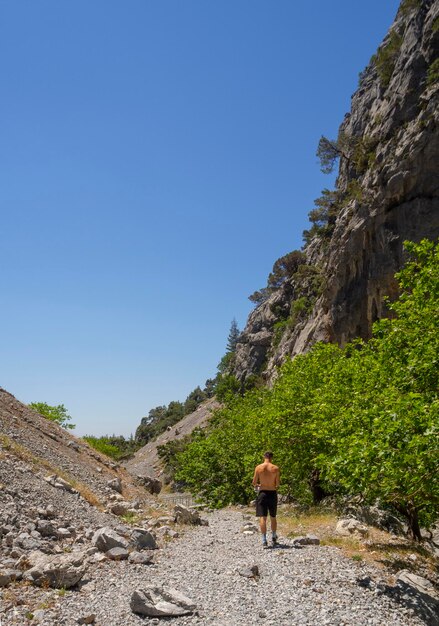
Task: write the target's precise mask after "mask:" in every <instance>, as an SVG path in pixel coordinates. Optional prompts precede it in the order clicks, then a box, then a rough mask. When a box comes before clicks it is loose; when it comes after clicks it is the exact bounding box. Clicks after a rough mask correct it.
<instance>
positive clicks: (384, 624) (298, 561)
mask: <svg viewBox="0 0 439 626" xmlns="http://www.w3.org/2000/svg"><path fill="white" fill-rule="evenodd" d="M248 518H249V516H246V515H243V514H242V513H241V512H238V511H234V510H223V511H219V512H215V513H213V514H211V515H209V526H208V527H196V528H193V529H189V530H188V531H187V532H186V533H185V534H184V536H182V537H181V538H180V539H178V540H176V541H173V542H170V543H169V544H168V545H167V546H166V547H165V548H164V549H162V550H160V551H158V552H157V553H156V555H155V564H154V565H152V566H146V567H145V566H140V565H139V566H133V565H128V564H127V563H126V562H119V563H114V562H108V561H104V562H103V563H100V564H96V565H95V570H94V572H93V573H91V572H90V573H91V574H92V575H91V576H90V577H89V578H90V582H89V583H87V584H85V585H83V586H82V588H81V590H80V591H79V592H78V591H76V592H71V593H68V597H65V598H64V602H63V603H62V606H61V607H60V612H59V614H58V616H57V620H58V621H57V622H56V623H57V624H59V625H61V624H63V625H68V626H70V625H71V624H72V625H73V624H77V618H78V615H85V614H87V613H91V612H92V613H95V614H96V624H97V625H99V626H104V625H105V626H129V625H131V624H133V625H140V624H158V623H160V622H163V623H172V624H173V625H174V626H183V625H201V624H212V625H215V626H252V625H253V624H260V623H261V622H265V623H267V624H277V625H279V626H292V625H295V624H301V625H302V626H305V625H309V626H311V625H312V626H315V625H317V624H318V625H324V624H328V625H329V624H330V625H338V626H342V625H346V626H347V625H351V624H355V625H356V626H366V625H367V626H388V625H389V624H392V625H395V626H403V625H404V626H415V625H421V624H424V625H425V623H426V622H425V621H422V620H421V619H420V618H419V617H417V616H415V615H414V613H413V612H412V611H411V609H408V608H407V606H404V605H402V604H399V603H398V602H397V601H396V600H395V599H393V598H391V597H389V596H388V595H386V593H383V592H382V589H381V590H380V587H379V586H378V587H377V585H376V584H375V583H378V582H379V581H380V579H381V577H382V573H381V572H380V571H379V570H376V569H374V568H373V567H372V566H370V565H368V564H365V563H363V562H360V563H358V562H354V561H352V560H351V559H348V558H346V557H344V556H343V555H342V554H341V552H340V550H338V549H337V548H333V547H327V546H307V547H304V548H302V549H297V548H294V547H292V544H291V542H290V541H288V540H284V539H282V538H281V547H279V548H276V549H268V550H263V549H262V547H261V544H260V538H259V536H258V535H256V534H255V535H243V534H242V532H241V528H242V526H243V524H244V523H245V522H246V521H248ZM250 519H252V518H250ZM253 565H257V566H258V568H259V572H260V578H259V580H258V581H256V580H255V579H254V578H248V577H246V576H243V575H242V572H243V571H245V570H248V569H249V568H251V567H252V566H253ZM366 577H370V578H372V580H373V581H375V582H374V583H372V585H370V586H369V588H366V587H364V586H362V585H361V584H359V581H361V580H362V579H365V578H366ZM145 584H158V585H160V584H166V585H168V586H171V587H174V588H176V589H178V590H179V591H181V592H182V593H184V594H185V595H187V596H188V597H190V598H191V599H193V600H194V601H195V602H196V604H197V606H198V612H197V614H194V615H191V616H187V617H179V618H169V619H160V620H158V618H142V617H139V616H137V615H135V614H133V613H132V612H131V610H130V607H129V601H130V597H131V593H132V591H133V590H134V589H135V588H139V587H142V585H145Z"/></svg>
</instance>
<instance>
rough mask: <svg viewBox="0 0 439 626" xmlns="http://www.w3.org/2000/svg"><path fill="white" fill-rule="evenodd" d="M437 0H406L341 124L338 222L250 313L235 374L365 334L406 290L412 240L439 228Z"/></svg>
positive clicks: (269, 371) (270, 368)
mask: <svg viewBox="0 0 439 626" xmlns="http://www.w3.org/2000/svg"><path fill="white" fill-rule="evenodd" d="M438 49H439V2H437V1H433V0H422V1H416V0H404V1H403V2H402V3H401V5H400V8H399V10H398V13H397V15H396V19H395V21H394V23H393V24H392V26H391V28H390V30H389V32H388V34H387V35H386V37H385V39H384V40H383V42H382V44H381V46H380V47H379V49H378V51H377V53H376V54H375V55H374V56H373V57H372V59H371V61H370V63H369V65H368V66H367V67H366V69H365V70H364V71H363V72H362V74H361V76H360V84H359V88H358V90H357V91H356V92H355V94H354V95H353V97H352V106H351V111H350V113H348V114H347V115H346V116H345V119H344V121H343V123H342V124H341V126H340V131H339V137H338V140H337V142H333V146H335V148H336V150H337V152H338V156H339V172H338V178H337V184H336V189H335V191H334V195H333V198H332V200H331V201H332V206H331V210H332V213H333V215H334V214H335V218H334V219H333V224H332V228H330V229H326V232H325V233H324V234H323V235H319V234H318V235H317V236H314V237H312V238H311V239H310V240H309V241H308V244H307V246H306V248H305V250H304V252H305V263H304V265H302V266H301V268H299V270H300V271H299V272H298V273H296V274H295V275H294V276H291V277H288V278H287V279H286V280H285V281H284V282H283V284H282V285H281V286H280V287H279V288H278V289H277V290H275V291H274V292H272V293H271V295H270V296H269V297H268V298H267V299H266V300H265V301H264V302H262V303H261V304H259V306H257V307H256V309H255V310H254V311H253V312H252V313H251V314H250V316H249V318H248V322H247V325H246V327H245V329H244V332H243V333H242V334H241V337H240V340H239V344H238V346H237V350H236V359H235V369H234V373H235V374H236V376H237V377H238V378H239V379H241V380H245V379H248V377H249V376H251V375H253V374H261V373H263V375H264V377H265V378H267V379H271V378H272V377H273V375H274V373H275V370H276V366H277V365H279V364H280V363H282V362H283V360H284V359H285V358H286V357H287V356H289V355H290V356H294V355H296V354H300V353H302V352H305V351H306V350H307V349H309V348H310V347H311V345H312V344H314V343H315V342H317V341H331V342H337V343H338V344H340V345H344V344H345V343H346V342H348V341H349V340H351V339H352V338H354V337H363V338H367V337H369V336H370V333H371V326H372V323H373V322H374V321H375V320H376V319H378V318H380V317H382V316H385V315H386V302H385V299H386V297H390V298H391V299H392V298H394V297H395V296H396V295H397V285H396V282H395V279H394V274H395V272H397V271H398V270H399V269H400V268H401V266H402V264H403V262H404V249H403V242H404V241H405V240H412V241H419V240H420V239H422V238H424V237H427V238H429V239H436V238H437V237H438V235H439V210H438V209H439V173H438V163H439V135H438V119H439V106H438V104H439V103H438V100H439V97H438V92H439V80H438V79H439V60H438Z"/></svg>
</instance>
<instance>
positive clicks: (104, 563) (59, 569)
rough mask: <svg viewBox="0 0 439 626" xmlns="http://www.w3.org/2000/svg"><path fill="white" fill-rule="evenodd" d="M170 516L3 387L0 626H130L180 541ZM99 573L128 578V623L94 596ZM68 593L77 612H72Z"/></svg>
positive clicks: (125, 474) (114, 468) (122, 473)
mask: <svg viewBox="0 0 439 626" xmlns="http://www.w3.org/2000/svg"><path fill="white" fill-rule="evenodd" d="M166 513H167V510H166V508H165V506H164V504H162V503H161V502H160V500H158V498H157V496H154V495H152V494H151V493H149V492H148V491H147V490H146V489H145V487H144V486H142V484H141V483H138V482H136V480H135V479H134V478H133V477H132V476H131V475H130V474H129V473H128V472H127V471H126V470H125V469H124V468H122V467H120V466H119V465H117V464H115V463H113V462H112V460H111V459H109V458H107V457H105V456H103V455H101V454H99V453H98V452H96V451H95V450H93V449H92V448H90V447H89V446H88V444H87V443H85V442H84V441H83V440H81V439H77V438H76V437H74V436H72V435H71V434H70V433H68V432H67V431H66V430H64V429H62V428H61V427H60V426H58V425H57V424H55V423H53V422H50V421H49V420H47V419H46V418H44V417H42V416H41V415H39V414H38V413H36V412H35V411H33V410H31V409H30V408H29V407H27V406H26V405H24V404H22V403H21V402H19V401H18V400H17V399H16V398H14V396H12V395H11V394H10V393H8V392H6V391H5V390H4V389H1V388H0V600H1V601H0V622H1V623H3V624H17V625H20V626H22V625H23V624H28V623H32V624H37V623H39V624H51V625H52V624H53V625H54V626H55V625H58V624H78V623H87V624H88V623H94V622H95V614H96V613H99V614H100V617H99V620H98V623H100V624H121V623H128V621H127V619H128V617H130V616H131V614H132V611H131V609H130V604H129V601H130V594H132V593H134V592H135V590H136V587H138V586H139V584H140V581H141V580H142V578H143V577H144V576H145V574H144V571H145V566H146V565H149V564H151V563H152V562H153V560H154V559H153V554H154V552H153V550H154V551H155V549H156V548H157V547H159V546H160V544H161V541H162V539H161V537H165V536H166V537H172V536H174V535H176V534H177V533H176V532H175V531H174V530H173V529H172V525H173V522H174V518H173V517H172V516H171V517H169V516H166ZM190 515H195V514H190ZM163 516H165V517H163ZM160 517H161V519H160ZM195 521H196V520H195ZM169 524H171V526H169ZM103 571H105V576H106V580H109V579H111V580H117V578H118V576H119V575H120V572H121V571H123V575H124V579H125V581H126V585H127V586H126V590H127V591H128V594H129V595H128V597H127V599H126V603H125V604H124V605H123V607H122V608H123V610H124V611H125V612H126V614H127V616H128V617H127V618H126V619H124V620H123V621H111V620H112V613H113V611H112V609H111V607H109V605H108V603H107V601H105V602H100V599H99V598H95V596H94V594H93V590H94V585H95V584H96V581H97V580H99V579H100V578H101V577H102V572H103ZM110 587H111V585H109V587H108V588H110ZM70 588H74V589H75V594H76V595H77V596H78V598H79V604H80V606H79V607H76V608H75V609H74V610H72V612H70V613H69V610H68V609H67V608H66V604H65V601H64V595H65V590H66V589H70ZM85 598H86V600H84V599H85ZM84 602H85V603H84ZM90 603H91V604H93V603H94V611H92V610H90V606H89V604H90ZM132 619H133V620H134V622H130V623H141V618H136V617H134V616H133V618H132ZM81 620H82V621H81Z"/></svg>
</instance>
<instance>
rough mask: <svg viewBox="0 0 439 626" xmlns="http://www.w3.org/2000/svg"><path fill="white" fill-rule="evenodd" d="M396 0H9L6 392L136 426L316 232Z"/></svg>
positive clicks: (4, 170)
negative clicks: (331, 173) (327, 154)
mask: <svg viewBox="0 0 439 626" xmlns="http://www.w3.org/2000/svg"><path fill="white" fill-rule="evenodd" d="M397 6H398V2H397V1H396V0H388V1H386V2H383V1H382V0H370V1H369V2H352V0H335V1H334V2H327V0H315V1H314V2H309V3H308V2H300V3H299V2H294V1H293V0H276V2H273V1H272V2H269V1H268V0H218V1H216V2H214V1H208V0H160V1H157V0H155V1H153V0H126V1H123V0H118V1H116V0H93V2H90V0H74V1H73V0H71V1H70V2H67V1H65V2H59V0H38V1H33V0H27V1H24V0H6V1H5V0H0V65H1V76H2V80H1V87H0V89H1V91H0V137H1V141H0V218H1V222H0V226H1V233H2V237H1V246H0V291H1V307H0V329H1V343H0V386H3V387H5V388H6V389H7V390H8V391H10V392H11V393H13V394H14V395H15V396H16V397H17V398H19V399H20V400H22V401H24V402H32V401H46V402H48V403H49V404H60V403H64V404H65V405H66V407H67V408H68V410H69V412H70V414H71V415H72V416H73V419H74V422H75V423H76V424H77V430H76V433H77V434H79V435H81V434H85V433H90V434H96V435H101V434H105V433H113V432H115V433H122V434H124V435H129V434H130V433H131V432H134V430H135V428H136V427H137V425H138V423H139V421H140V418H141V417H142V416H143V415H146V414H147V413H148V411H149V409H150V408H152V407H154V406H156V405H159V404H167V403H168V402H169V401H170V400H173V399H175V400H184V399H185V398H186V396H187V394H188V393H189V392H190V391H191V390H192V389H193V388H194V387H196V386H197V385H198V384H200V385H203V384H204V382H205V380H206V378H208V377H210V376H213V375H214V374H215V370H216V365H217V363H218V362H219V360H220V358H221V356H222V355H223V354H224V352H225V345H226V340H227V334H228V331H229V327H230V323H231V320H232V318H233V317H236V319H237V320H238V324H239V326H240V327H241V328H242V327H243V326H244V324H245V320H246V317H247V315H248V313H249V311H250V310H251V303H250V302H249V301H248V300H247V296H248V295H249V294H250V293H252V292H253V291H255V290H256V289H258V288H260V287H262V286H264V284H265V281H266V277H267V274H268V272H269V271H270V269H271V266H272V264H273V262H274V261H275V260H276V259H277V258H278V257H279V256H281V255H283V254H285V253H286V252H288V251H290V250H292V249H294V248H300V247H301V245H302V240H301V233H302V231H303V229H304V228H306V226H307V214H308V211H309V210H310V209H311V208H312V206H313V200H314V198H316V197H317V196H318V195H319V193H320V190H321V189H322V188H323V187H326V186H330V185H331V180H330V179H329V180H328V178H327V177H325V176H324V175H323V174H321V173H320V171H319V167H318V164H317V160H316V156H315V151H316V146H317V142H318V139H319V137H320V135H321V134H325V135H328V136H331V137H333V136H336V133H337V129H338V126H339V124H340V123H341V121H342V119H343V116H344V114H345V112H347V111H348V110H349V107H350V97H351V94H352V93H353V92H354V90H355V89H356V87H357V84H358V74H359V72H360V71H361V70H362V69H363V68H364V66H365V65H366V64H367V62H368V60H369V58H370V56H371V55H372V54H373V52H374V51H375V50H376V48H377V46H378V44H379V43H380V41H381V40H382V38H383V36H384V35H385V33H386V32H387V29H388V28H389V26H390V24H391V22H392V20H393V18H394V15H395V13H396V10H397Z"/></svg>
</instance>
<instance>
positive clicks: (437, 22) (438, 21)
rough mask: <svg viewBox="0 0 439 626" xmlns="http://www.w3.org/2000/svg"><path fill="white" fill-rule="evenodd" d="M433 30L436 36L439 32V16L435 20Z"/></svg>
mask: <svg viewBox="0 0 439 626" xmlns="http://www.w3.org/2000/svg"><path fill="white" fill-rule="evenodd" d="M431 30H432V31H433V33H434V34H436V33H437V32H438V30H439V15H437V16H436V17H435V18H434V20H433V24H432V27H431Z"/></svg>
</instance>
